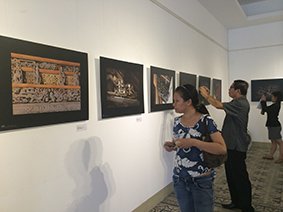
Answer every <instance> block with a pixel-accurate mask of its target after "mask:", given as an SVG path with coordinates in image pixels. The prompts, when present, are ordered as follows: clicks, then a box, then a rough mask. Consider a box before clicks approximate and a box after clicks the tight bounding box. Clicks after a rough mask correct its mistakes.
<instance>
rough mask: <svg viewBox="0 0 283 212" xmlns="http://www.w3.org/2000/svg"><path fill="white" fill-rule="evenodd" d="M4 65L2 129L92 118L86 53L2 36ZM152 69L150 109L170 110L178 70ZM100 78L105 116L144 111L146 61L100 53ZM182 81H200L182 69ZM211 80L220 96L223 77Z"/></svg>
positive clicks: (0, 71) (0, 74) (203, 80)
mask: <svg viewBox="0 0 283 212" xmlns="http://www.w3.org/2000/svg"><path fill="white" fill-rule="evenodd" d="M0 64H1V65H0V101H1V106H0V131H5V130H12V129H19V128H27V127H35V126H43V125H50V124H57V123H66V122H74V121H82V120H88V118H89V99H88V95H89V91H88V55H87V53H85V52H78V51H73V50H68V49H63V48H58V47H54V46H49V45H44V44H39V43H34V42H30V41H24V40H20V39H15V38H10V37H5V36H0ZM150 71H151V76H150V84H151V85H150V102H151V106H150V111H151V112H154V111H161V110H168V109H172V108H173V106H172V103H173V91H174V88H175V71H173V70H168V69H163V68H158V67H154V66H151V67H150ZM100 81H101V83H100V84H101V85H100V86H101V111H102V118H110V117H116V116H125V115H132V114H141V113H144V89H143V84H144V83H143V65H141V64H135V63H130V62H124V61H119V60H115V59H110V58H105V57H101V58H100ZM180 82H181V84H187V83H189V84H193V85H195V86H196V83H197V76H196V75H193V74H188V73H182V72H181V73H180ZM199 85H206V86H207V87H209V88H210V78H208V77H202V76H199ZM213 85H214V86H213V93H215V95H216V96H217V97H219V98H221V80H216V79H213Z"/></svg>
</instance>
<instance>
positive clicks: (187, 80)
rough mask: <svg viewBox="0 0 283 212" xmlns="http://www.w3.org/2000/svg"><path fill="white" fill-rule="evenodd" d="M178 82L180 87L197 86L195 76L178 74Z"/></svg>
mask: <svg viewBox="0 0 283 212" xmlns="http://www.w3.org/2000/svg"><path fill="white" fill-rule="evenodd" d="M179 82H180V85H186V84H190V85H193V86H195V87H196V86H197V75H195V74H189V73H184V72H180V73H179Z"/></svg>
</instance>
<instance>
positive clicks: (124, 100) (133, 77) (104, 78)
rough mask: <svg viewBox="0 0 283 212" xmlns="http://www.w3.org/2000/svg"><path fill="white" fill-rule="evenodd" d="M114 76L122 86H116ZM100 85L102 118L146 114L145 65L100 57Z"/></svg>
mask: <svg viewBox="0 0 283 212" xmlns="http://www.w3.org/2000/svg"><path fill="white" fill-rule="evenodd" d="M112 76H115V78H116V77H117V76H118V77H119V78H120V79H121V80H122V81H121V80H120V82H122V84H121V85H114V83H113V80H111V79H110V78H112ZM100 85H101V111H102V118H110V117H117V116H126V115H134V114H141V113H144V95H143V65H141V64H136V63H130V62H125V61H120V60H115V59H111V58H106V57H100ZM128 86H129V87H130V88H131V89H132V91H129V92H128V90H127V89H126V87H128Z"/></svg>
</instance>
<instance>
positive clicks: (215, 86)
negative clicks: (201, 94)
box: [212, 78, 222, 102]
mask: <svg viewBox="0 0 283 212" xmlns="http://www.w3.org/2000/svg"><path fill="white" fill-rule="evenodd" d="M212 96H213V97H214V98H215V99H217V100H218V101H220V102H221V101H222V81H221V80H220V79H215V78H213V79H212Z"/></svg>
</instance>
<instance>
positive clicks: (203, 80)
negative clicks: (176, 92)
mask: <svg viewBox="0 0 283 212" xmlns="http://www.w3.org/2000/svg"><path fill="white" fill-rule="evenodd" d="M210 81H211V79H210V78H209V77H204V76H199V77H198V87H201V86H206V87H207V88H208V89H209V90H210V84H211V82H210ZM199 101H200V103H202V104H204V105H209V103H208V101H207V100H206V99H205V98H203V96H202V95H200V94H199Z"/></svg>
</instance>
